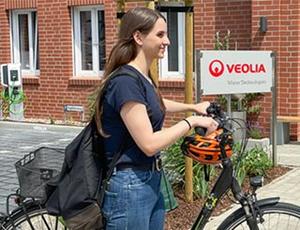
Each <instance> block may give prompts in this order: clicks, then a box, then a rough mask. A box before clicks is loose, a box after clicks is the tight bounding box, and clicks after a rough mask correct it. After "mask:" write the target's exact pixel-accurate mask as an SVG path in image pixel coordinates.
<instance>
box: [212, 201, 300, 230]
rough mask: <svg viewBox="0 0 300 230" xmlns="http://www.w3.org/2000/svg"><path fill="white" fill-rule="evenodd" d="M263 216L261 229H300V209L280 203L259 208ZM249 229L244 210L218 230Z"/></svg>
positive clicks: (239, 211)
mask: <svg viewBox="0 0 300 230" xmlns="http://www.w3.org/2000/svg"><path fill="white" fill-rule="evenodd" d="M259 208H260V210H261V212H262V214H263V216H262V217H263V219H264V222H263V223H259V224H258V227H259V229H264V230H271V229H272V230H276V229H280V230H281V229H289V230H293V229H300V207H299V206H296V205H293V204H289V203H284V202H278V203H273V204H266V205H261V206H259ZM239 229H244V230H246V229H249V227H248V225H247V221H246V216H245V213H244V210H243V209H242V208H240V209H238V210H237V211H235V212H234V213H232V214H231V215H230V216H228V217H227V218H226V219H225V220H224V221H223V222H222V223H221V225H220V226H219V227H218V230H239Z"/></svg>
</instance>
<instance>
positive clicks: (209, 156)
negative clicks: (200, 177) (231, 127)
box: [181, 129, 233, 164]
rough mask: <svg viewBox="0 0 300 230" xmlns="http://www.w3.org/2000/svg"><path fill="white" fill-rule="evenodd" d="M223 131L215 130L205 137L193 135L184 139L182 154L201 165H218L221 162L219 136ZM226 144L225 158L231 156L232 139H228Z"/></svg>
mask: <svg viewBox="0 0 300 230" xmlns="http://www.w3.org/2000/svg"><path fill="white" fill-rule="evenodd" d="M222 133H223V129H217V130H216V131H214V132H213V133H211V134H209V135H207V136H205V137H204V136H200V135H199V134H193V135H191V136H187V137H185V138H184V141H183V143H182V145H181V149H182V151H183V154H184V155H186V156H188V157H191V158H192V159H194V160H195V161H198V162H200V163H202V164H218V163H220V161H221V148H220V143H219V142H220V140H221V138H220V135H221V134H222ZM228 140H229V141H228V143H226V145H225V152H226V156H227V157H231V155H232V145H233V141H232V137H230V138H228Z"/></svg>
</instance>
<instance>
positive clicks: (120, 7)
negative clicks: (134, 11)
mask: <svg viewBox="0 0 300 230" xmlns="http://www.w3.org/2000/svg"><path fill="white" fill-rule="evenodd" d="M124 12H125V0H117V13H124ZM120 23H121V19H120V18H118V27H119V26H120Z"/></svg>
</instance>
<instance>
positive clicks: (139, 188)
mask: <svg viewBox="0 0 300 230" xmlns="http://www.w3.org/2000/svg"><path fill="white" fill-rule="evenodd" d="M160 177H161V173H160V172H158V171H134V170H132V169H126V170H123V171H116V172H115V173H114V174H113V176H112V177H111V179H110V181H109V185H108V188H107V191H106V192H105V197H104V202H103V208H102V211H103V215H104V217H105V218H106V230H163V228H164V218H165V210H164V198H163V195H162V193H161V190H160Z"/></svg>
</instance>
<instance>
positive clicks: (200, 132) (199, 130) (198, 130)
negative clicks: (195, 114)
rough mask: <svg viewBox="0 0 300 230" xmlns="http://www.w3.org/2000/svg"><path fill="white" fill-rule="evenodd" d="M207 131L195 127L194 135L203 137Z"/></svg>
mask: <svg viewBox="0 0 300 230" xmlns="http://www.w3.org/2000/svg"><path fill="white" fill-rule="evenodd" d="M206 131H207V129H206V128H203V127H195V133H197V134H198V135H200V136H205V134H206Z"/></svg>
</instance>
